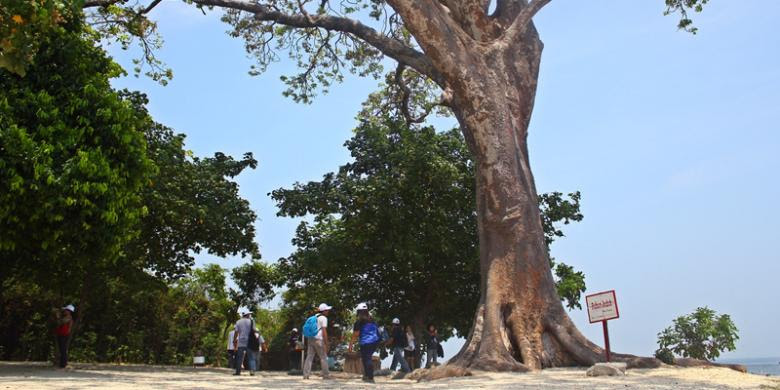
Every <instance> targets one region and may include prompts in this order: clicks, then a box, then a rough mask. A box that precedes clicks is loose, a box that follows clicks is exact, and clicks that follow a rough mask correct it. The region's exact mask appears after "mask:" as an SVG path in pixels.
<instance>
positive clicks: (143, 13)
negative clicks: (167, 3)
mask: <svg viewBox="0 0 780 390" xmlns="http://www.w3.org/2000/svg"><path fill="white" fill-rule="evenodd" d="M161 2H162V0H154V1H153V2H151V4H149V5H148V6H147V7H146V8H144V9H143V10H142V11H140V12H139V13H138V14H139V15H146V14H148V13H149V12H151V11H152V9H154V7H156V6H157V5H158V4H160V3H161Z"/></svg>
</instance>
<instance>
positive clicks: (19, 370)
mask: <svg viewBox="0 0 780 390" xmlns="http://www.w3.org/2000/svg"><path fill="white" fill-rule="evenodd" d="M312 378H313V379H312V380H308V381H304V380H303V379H302V378H301V377H300V376H290V375H287V374H286V373H281V372H266V371H263V372H259V373H257V375H255V376H253V377H250V376H249V375H248V373H242V376H240V377H236V376H232V375H231V371H230V370H228V369H219V368H188V367H170V366H136V365H126V366H115V365H102V364H76V365H75V366H74V368H72V369H68V370H56V369H53V368H51V367H49V366H47V365H45V364H41V363H11V362H0V390H5V389H107V388H111V389H127V390H142V389H226V390H227V389H230V390H235V389H240V388H244V387H250V388H253V389H311V388H317V389H366V388H382V389H450V388H466V389H495V388H501V389H539V388H544V389H604V390H612V389H615V390H616V389H621V390H624V389H643V390H665V389H669V390H672V389H690V390H693V389H760V390H780V378H778V377H765V376H759V375H753V374H743V373H739V372H736V371H733V370H729V369H725V368H674V367H667V368H660V369H653V370H629V372H628V375H627V376H625V377H619V378H605V377H602V378H589V377H586V376H585V371H584V370H583V369H551V370H544V371H540V372H534V373H529V374H510V373H507V374H494V373H476V375H475V376H472V377H464V378H450V379H444V380H439V381H435V382H428V383H417V382H413V381H411V380H390V379H389V378H387V377H379V378H377V383H376V385H367V384H364V383H363V382H361V381H360V378H359V377H357V376H350V375H346V374H342V373H338V374H336V375H335V379H334V380H329V381H322V380H321V379H320V378H318V377H317V378H316V379H314V378H315V377H314V376H312Z"/></svg>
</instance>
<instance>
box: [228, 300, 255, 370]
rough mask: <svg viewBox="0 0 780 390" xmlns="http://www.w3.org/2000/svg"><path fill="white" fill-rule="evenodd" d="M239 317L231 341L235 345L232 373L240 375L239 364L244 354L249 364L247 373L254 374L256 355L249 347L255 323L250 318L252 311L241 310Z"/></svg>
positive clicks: (242, 360)
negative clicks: (233, 369) (234, 370)
mask: <svg viewBox="0 0 780 390" xmlns="http://www.w3.org/2000/svg"><path fill="white" fill-rule="evenodd" d="M241 317H242V318H241V319H239V320H238V321H236V326H235V327H234V330H235V331H236V333H235V334H234V335H233V343H234V344H235V346H236V361H235V365H236V372H234V373H233V375H241V365H242V364H243V362H244V356H245V355H246V359H247V364H248V365H249V375H255V363H256V362H257V357H255V353H254V351H253V350H252V349H250V348H249V336H250V335H254V328H255V324H254V321H253V320H252V319H251V317H252V312H251V311H249V310H242V312H241Z"/></svg>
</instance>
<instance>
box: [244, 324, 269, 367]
mask: <svg viewBox="0 0 780 390" xmlns="http://www.w3.org/2000/svg"><path fill="white" fill-rule="evenodd" d="M254 337H255V340H256V342H252V340H250V342H249V344H248V346H249V349H251V350H252V353H253V354H254V358H255V371H260V366H261V365H260V362H262V361H263V359H262V353H263V352H267V351H268V347H267V346H266V345H265V339H264V338H263V335H261V334H260V330H258V329H257V328H254Z"/></svg>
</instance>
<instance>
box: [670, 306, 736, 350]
mask: <svg viewBox="0 0 780 390" xmlns="http://www.w3.org/2000/svg"><path fill="white" fill-rule="evenodd" d="M738 339H739V336H738V335H737V327H736V326H735V325H734V322H733V321H731V317H730V316H729V315H728V314H723V315H716V313H715V311H714V310H712V309H710V308H708V307H706V306H705V307H700V308H697V309H696V311H695V312H693V313H691V314H688V315H684V316H680V317H677V318H676V319H675V320H674V321H673V325H672V326H670V327H668V328H666V329H664V330H663V331H662V332H661V333H658V350H657V351H656V357H657V358H658V359H660V360H661V361H664V362H667V363H668V361H672V362H673V361H674V358H673V356H672V353H674V354H677V355H678V356H682V357H691V358H694V359H704V360H711V359H715V358H717V357H718V356H720V353H721V352H723V351H726V350H728V351H733V350H734V349H736V347H735V345H734V343H735V342H736V341H737V340H738ZM670 357H671V358H670ZM664 359H666V360H664Z"/></svg>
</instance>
